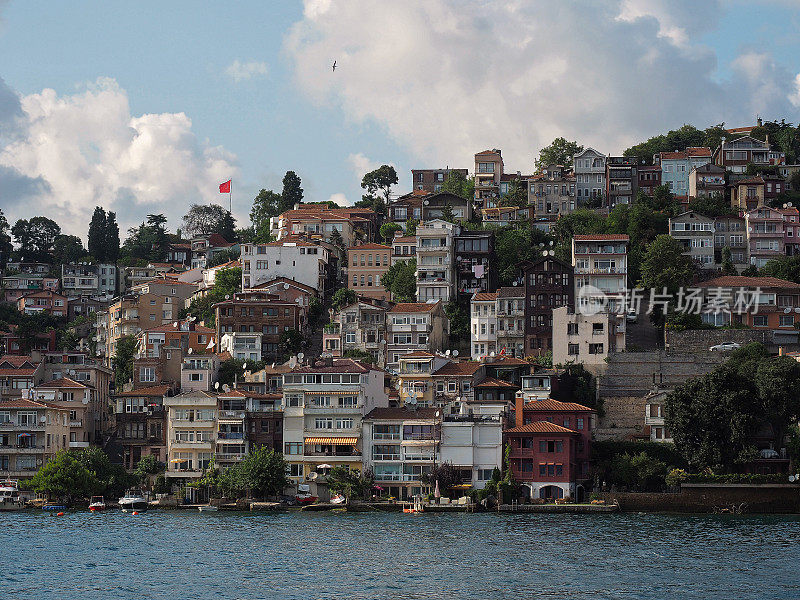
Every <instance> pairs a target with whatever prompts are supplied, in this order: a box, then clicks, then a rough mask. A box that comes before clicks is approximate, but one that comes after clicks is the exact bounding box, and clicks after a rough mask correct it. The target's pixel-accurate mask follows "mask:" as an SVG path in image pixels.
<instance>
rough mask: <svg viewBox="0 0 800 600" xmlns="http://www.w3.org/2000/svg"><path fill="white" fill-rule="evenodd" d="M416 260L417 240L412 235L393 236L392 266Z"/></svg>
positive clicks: (399, 234) (398, 234) (400, 234)
mask: <svg viewBox="0 0 800 600" xmlns="http://www.w3.org/2000/svg"><path fill="white" fill-rule="evenodd" d="M412 259H413V260H416V259H417V238H416V236H413V235H403V234H402V233H401V232H399V231H398V232H397V233H395V234H394V239H393V240H392V265H394V264H396V263H398V262H408V261H410V260H412Z"/></svg>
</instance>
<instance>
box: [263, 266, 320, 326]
mask: <svg viewBox="0 0 800 600" xmlns="http://www.w3.org/2000/svg"><path fill="white" fill-rule="evenodd" d="M251 289H252V290H256V291H261V292H266V293H267V294H271V295H273V296H275V297H277V298H278V300H280V301H281V302H292V303H294V304H297V306H298V307H299V308H300V326H301V327H302V328H303V329H305V328H306V327H307V326H308V311H309V309H310V308H311V299H312V298H316V297H317V290H316V289H314V288H313V287H311V286H309V285H304V284H302V283H300V282H298V281H294V280H292V279H288V278H286V277H277V278H275V279H273V280H271V281H265V282H264V283H260V284H258V285H256V286H251Z"/></svg>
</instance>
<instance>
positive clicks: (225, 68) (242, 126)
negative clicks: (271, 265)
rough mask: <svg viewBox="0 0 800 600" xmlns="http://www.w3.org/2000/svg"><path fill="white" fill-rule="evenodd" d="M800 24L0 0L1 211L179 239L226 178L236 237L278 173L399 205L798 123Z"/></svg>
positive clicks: (528, 7)
mask: <svg viewBox="0 0 800 600" xmlns="http://www.w3.org/2000/svg"><path fill="white" fill-rule="evenodd" d="M799 29H800V2H799V1H797V0H771V1H770V0H765V1H763V2H758V1H754V0H751V1H750V2H744V1H739V0H704V1H703V2H697V1H696V0H608V1H605V2H601V1H599V0H598V1H581V2H578V1H570V0H562V1H559V2H557V3H556V2H552V1H550V0H529V1H524V2H523V1H507V2H491V1H488V0H421V1H414V0H408V1H404V2H379V1H377V0H306V1H305V2H295V3H293V2H289V1H287V2H280V3H278V2H263V1H257V0H250V1H248V0H243V1H240V2H236V3H228V2H226V3H221V2H214V3H212V2H201V1H197V0H194V1H180V0H171V1H170V2H161V1H159V2H156V1H146V0H142V1H139V2H136V3H132V2H125V3H123V2H100V1H96V2H90V1H82V0H71V1H70V2H44V1H41V0H10V1H9V0H0V209H2V210H3V212H4V213H5V215H6V217H7V218H8V220H9V221H10V222H11V223H13V222H14V221H16V219H18V218H29V217H32V216H36V215H45V216H48V217H50V218H53V219H55V220H56V221H57V222H58V223H59V224H60V225H61V227H62V229H63V230H64V231H65V232H66V233H72V234H76V235H80V236H81V237H83V238H84V239H85V237H86V230H87V227H88V222H89V219H90V217H91V213H92V211H93V210H94V207H95V206H98V205H99V206H103V207H104V208H105V209H107V210H114V211H116V212H117V220H118V221H119V222H120V224H121V228H122V229H123V230H124V229H127V227H129V226H132V225H135V224H137V223H139V222H141V221H142V220H143V219H144V218H145V216H146V215H147V214H149V213H163V214H165V215H167V217H168V218H169V225H170V227H171V228H173V229H174V228H176V227H179V226H180V219H181V216H182V215H183V214H185V213H186V211H187V209H188V207H189V205H190V204H192V203H212V202H217V203H219V204H223V205H227V202H228V197H227V195H220V194H219V191H218V185H219V183H221V182H223V181H226V180H227V179H231V178H232V179H233V193H232V201H233V212H234V215H235V216H236V217H237V219H238V220H239V224H240V225H245V224H246V223H247V221H248V213H249V210H250V206H251V204H252V200H253V198H254V197H255V195H256V194H257V193H258V190H260V189H262V188H265V189H274V190H276V191H280V188H281V179H282V177H283V174H284V173H285V172H286V171H287V170H294V171H295V172H296V173H297V174H298V175H299V176H300V177H301V178H302V181H303V188H304V190H305V198H306V199H307V200H310V201H319V200H328V199H332V200H334V201H336V202H339V203H340V204H351V203H353V202H354V201H356V200H358V199H360V197H361V194H362V192H363V190H362V189H361V188H360V181H361V177H362V176H363V174H364V173H365V172H367V171H368V170H371V169H373V168H376V167H377V166H379V165H381V164H391V165H393V166H394V167H395V168H396V169H397V172H398V176H399V179H400V183H399V185H398V186H397V189H396V191H397V192H404V191H408V190H410V189H411V173H410V169H412V168H440V167H444V166H451V167H461V168H468V169H470V170H472V167H473V162H474V161H473V155H474V154H475V152H478V151H480V150H484V149H486V148H500V149H502V151H503V157H504V160H505V164H506V169H507V170H508V171H522V172H529V171H531V170H532V169H533V161H534V158H535V156H536V155H537V154H538V152H539V149H540V148H542V147H543V146H546V145H547V144H549V143H550V142H551V141H552V140H553V139H554V138H555V137H558V136H564V137H567V138H568V139H574V140H577V141H578V142H579V143H581V144H583V145H589V146H592V147H594V148H596V149H597V150H600V151H601V152H604V153H609V154H615V153H619V152H621V151H622V150H623V149H624V148H626V147H628V146H630V145H632V144H634V143H637V142H639V141H642V140H644V139H646V138H648V137H650V136H651V135H655V134H658V133H661V132H664V131H667V130H669V129H672V128H676V127H679V126H680V125H682V124H683V123H691V124H693V125H695V126H697V127H701V128H703V127H707V126H709V125H713V124H716V123H720V122H725V123H726V124H727V125H728V126H731V127H733V126H742V125H748V124H751V123H753V122H754V121H755V118H756V115H760V116H762V117H763V118H765V119H773V118H778V119H780V118H785V119H786V120H787V121H791V122H793V123H798V122H799V121H800V36H798V35H797V33H796V32H797V31H798V30H799ZM334 60H336V62H337V69H336V71H335V72H334V71H332V69H331V64H332V63H333V61H334ZM123 237H124V231H123Z"/></svg>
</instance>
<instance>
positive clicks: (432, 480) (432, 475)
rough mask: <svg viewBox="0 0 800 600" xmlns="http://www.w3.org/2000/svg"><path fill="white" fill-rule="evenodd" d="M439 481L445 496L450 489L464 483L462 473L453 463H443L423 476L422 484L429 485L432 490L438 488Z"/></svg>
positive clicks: (440, 488)
mask: <svg viewBox="0 0 800 600" xmlns="http://www.w3.org/2000/svg"><path fill="white" fill-rule="evenodd" d="M437 481H438V482H439V491H440V492H441V493H442V495H443V496H444V495H446V494H447V493H448V492H449V490H450V488H452V487H453V486H455V485H460V484H461V483H462V481H461V472H460V471H459V470H458V469H456V468H455V467H454V466H453V463H451V462H443V463H440V464H438V465H436V466H435V467H434V468H432V469H431V470H430V471H429V472H428V473H425V474H423V475H422V483H424V484H426V485H429V486H430V487H431V489H433V488H435V487H436V482H437Z"/></svg>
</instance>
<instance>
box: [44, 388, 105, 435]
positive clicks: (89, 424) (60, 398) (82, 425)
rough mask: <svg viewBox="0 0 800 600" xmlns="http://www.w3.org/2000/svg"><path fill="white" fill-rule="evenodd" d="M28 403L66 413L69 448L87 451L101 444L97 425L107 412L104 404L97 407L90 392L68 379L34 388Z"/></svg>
mask: <svg viewBox="0 0 800 600" xmlns="http://www.w3.org/2000/svg"><path fill="white" fill-rule="evenodd" d="M29 395H30V399H31V400H35V401H37V402H45V403H47V404H52V405H53V406H58V407H61V408H64V409H66V410H68V411H69V415H68V416H69V421H68V423H69V447H70V448H88V447H89V445H90V444H95V445H100V444H102V443H103V434H102V432H103V430H102V427H101V422H102V420H103V413H105V414H106V415H107V414H108V412H109V404H108V401H106V402H105V403H103V404H101V402H100V398H99V394H98V393H97V391H96V390H94V389H93V388H91V387H89V386H87V385H84V384H82V383H79V382H77V381H74V380H72V379H70V378H68V377H64V378H61V379H56V380H54V381H48V382H46V383H41V384H39V385H37V386H36V387H35V388H34V389H33V390H31V391H30V394H29Z"/></svg>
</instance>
